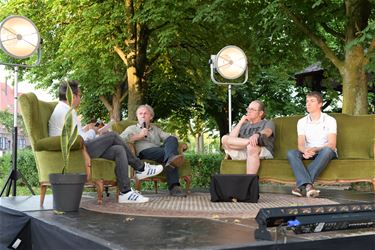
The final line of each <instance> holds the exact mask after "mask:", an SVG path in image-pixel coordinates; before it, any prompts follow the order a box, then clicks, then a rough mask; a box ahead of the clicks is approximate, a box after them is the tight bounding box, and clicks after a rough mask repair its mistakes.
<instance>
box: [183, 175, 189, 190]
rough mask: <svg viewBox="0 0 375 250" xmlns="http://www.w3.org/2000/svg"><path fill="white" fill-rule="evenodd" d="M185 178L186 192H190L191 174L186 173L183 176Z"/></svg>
mask: <svg viewBox="0 0 375 250" xmlns="http://www.w3.org/2000/svg"><path fill="white" fill-rule="evenodd" d="M183 179H184V180H185V183H186V193H187V194H190V185H191V176H190V175H186V176H184V177H183Z"/></svg>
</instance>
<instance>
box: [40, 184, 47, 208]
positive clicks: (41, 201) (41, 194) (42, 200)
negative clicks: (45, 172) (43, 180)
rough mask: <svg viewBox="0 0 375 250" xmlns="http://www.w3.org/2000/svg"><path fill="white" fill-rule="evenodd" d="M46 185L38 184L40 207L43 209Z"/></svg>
mask: <svg viewBox="0 0 375 250" xmlns="http://www.w3.org/2000/svg"><path fill="white" fill-rule="evenodd" d="M46 191H47V185H44V184H40V206H41V207H43V203H44V197H46Z"/></svg>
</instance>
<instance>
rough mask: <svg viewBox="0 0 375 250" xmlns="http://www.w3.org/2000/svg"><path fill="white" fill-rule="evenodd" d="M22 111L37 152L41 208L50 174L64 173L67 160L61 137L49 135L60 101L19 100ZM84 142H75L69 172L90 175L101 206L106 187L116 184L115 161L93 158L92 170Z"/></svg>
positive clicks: (28, 97) (23, 97) (31, 97)
mask: <svg viewBox="0 0 375 250" xmlns="http://www.w3.org/2000/svg"><path fill="white" fill-rule="evenodd" d="M19 103H20V110H21V115H22V118H23V121H24V123H25V127H26V130H27V133H28V136H29V139H30V142H31V148H32V150H33V153H34V157H35V161H36V167H37V170H38V177H39V183H40V205H41V206H43V202H44V197H45V193H46V189H47V187H48V186H49V185H50V184H49V179H48V175H49V174H50V173H61V171H62V168H63V160H62V154H61V146H60V136H52V137H50V136H48V121H49V118H50V116H51V114H52V112H53V110H54V108H55V106H56V104H57V102H44V101H40V100H38V98H37V97H36V95H35V94H34V93H26V94H23V95H21V96H20V97H19ZM82 142H83V140H82V137H80V136H79V139H78V140H77V141H76V142H75V144H74V145H73V147H72V149H71V153H70V161H69V166H68V172H71V173H85V172H86V173H87V174H88V179H89V180H88V183H87V184H94V185H95V186H96V190H97V195H98V203H99V204H102V193H103V189H104V185H116V176H115V171H114V169H115V162H114V161H109V160H105V159H101V158H96V159H92V161H91V168H87V169H86V167H85V162H84V158H83V153H82V152H83V143H82Z"/></svg>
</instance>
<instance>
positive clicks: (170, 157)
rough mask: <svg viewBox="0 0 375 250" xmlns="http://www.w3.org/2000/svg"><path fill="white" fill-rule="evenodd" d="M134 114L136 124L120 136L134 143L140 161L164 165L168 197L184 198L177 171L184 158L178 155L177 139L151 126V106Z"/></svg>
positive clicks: (143, 106)
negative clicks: (135, 115) (145, 160)
mask: <svg viewBox="0 0 375 250" xmlns="http://www.w3.org/2000/svg"><path fill="white" fill-rule="evenodd" d="M136 113H137V119H138V124H136V125H133V126H129V127H127V128H126V129H125V131H124V132H122V133H121V135H120V136H121V137H122V138H123V139H124V140H125V141H127V142H131V143H134V145H135V150H136V154H137V156H138V157H139V158H140V159H147V160H153V161H156V162H159V163H161V164H164V165H165V167H166V169H165V171H166V175H167V183H168V189H169V193H170V195H172V196H179V197H185V196H186V194H185V192H183V191H182V189H181V187H180V182H179V176H178V169H177V168H178V167H181V166H182V165H183V164H184V157H183V155H179V154H178V140H177V138H176V137H175V136H172V135H170V134H168V133H166V132H164V131H162V130H161V129H160V128H159V127H157V126H155V125H154V124H151V120H152V119H153V118H154V109H153V108H152V107H151V106H149V105H147V104H146V105H141V106H139V107H138V108H137V111H136ZM162 142H163V145H162Z"/></svg>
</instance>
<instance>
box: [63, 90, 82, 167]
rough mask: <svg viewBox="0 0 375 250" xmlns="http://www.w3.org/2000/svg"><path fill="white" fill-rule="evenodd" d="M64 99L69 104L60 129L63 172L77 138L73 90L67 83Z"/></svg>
mask: <svg viewBox="0 0 375 250" xmlns="http://www.w3.org/2000/svg"><path fill="white" fill-rule="evenodd" d="M66 100H67V102H68V104H69V106H70V109H69V111H68V112H67V113H66V115H65V120H64V126H63V128H62V131H61V141H60V142H61V153H62V158H63V161H64V167H63V169H62V173H63V174H64V173H65V171H67V168H68V165H69V156H70V149H71V148H72V146H73V144H74V142H75V141H76V140H77V138H78V128H77V124H75V122H74V120H73V115H72V112H73V110H74V107H73V91H72V89H71V87H70V85H69V84H67V92H66Z"/></svg>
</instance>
